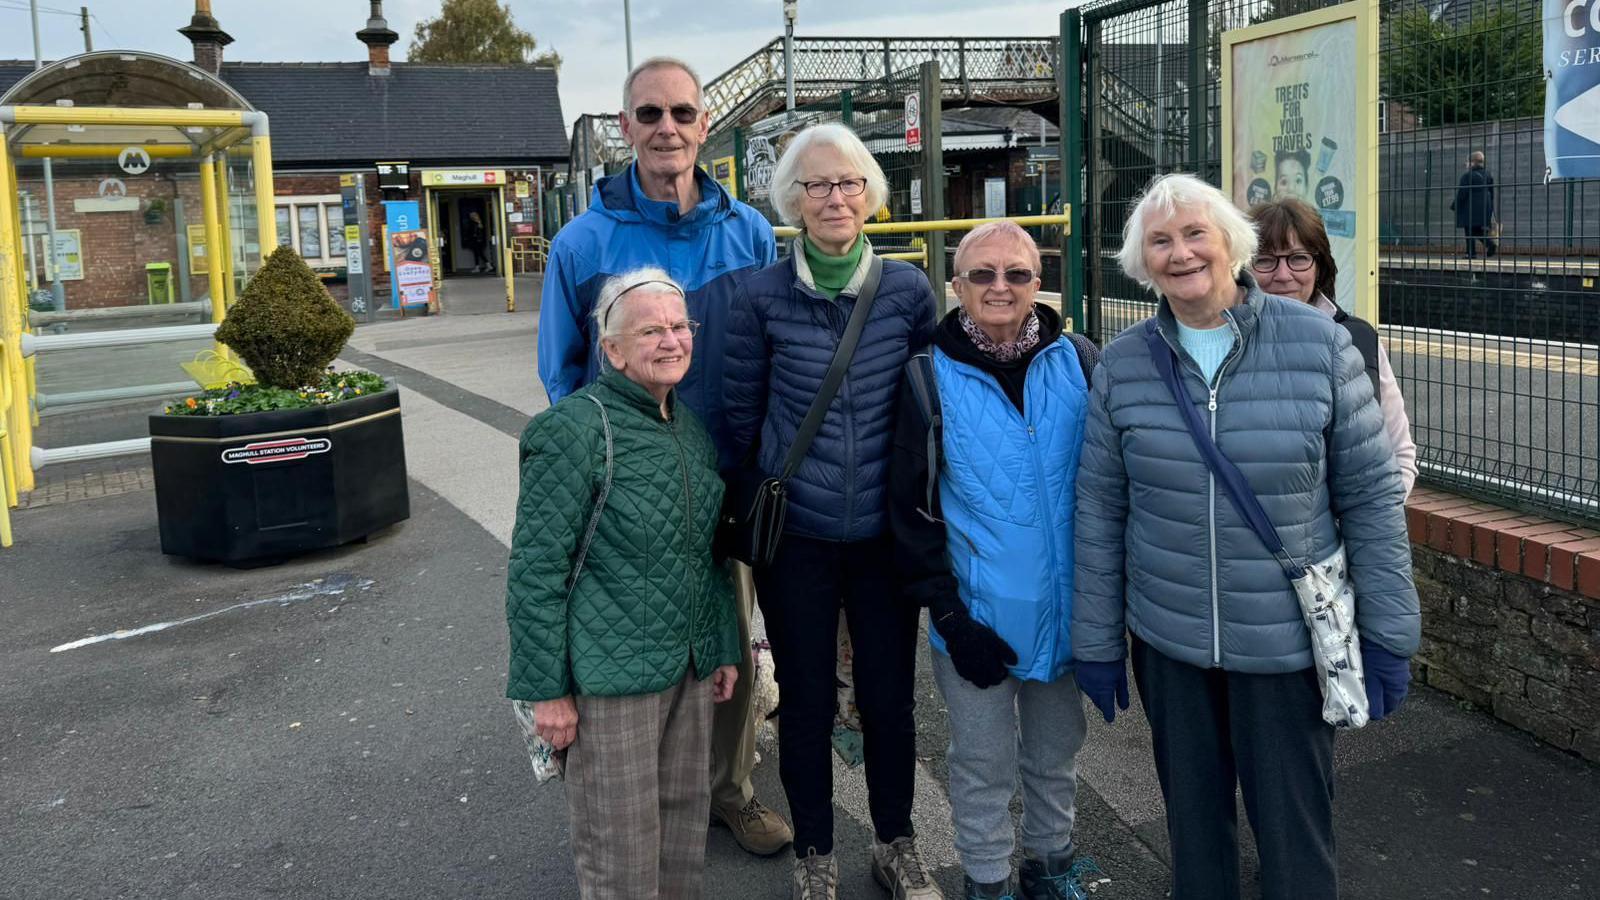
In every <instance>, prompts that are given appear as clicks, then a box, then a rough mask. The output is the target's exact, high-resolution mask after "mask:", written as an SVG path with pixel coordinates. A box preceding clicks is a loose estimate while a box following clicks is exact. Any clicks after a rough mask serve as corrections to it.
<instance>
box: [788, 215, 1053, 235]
mask: <svg viewBox="0 0 1600 900" xmlns="http://www.w3.org/2000/svg"><path fill="white" fill-rule="evenodd" d="M1002 221H1005V222H1015V223H1017V224H1018V225H1021V226H1022V227H1023V228H1028V227H1030V226H1034V225H1064V226H1071V225H1072V216H1071V215H1070V214H1067V213H1062V214H1060V215H1054V216H997V217H995V218H990V219H929V220H927V221H916V220H912V221H909V222H868V223H867V224H866V225H865V226H864V227H863V228H862V229H861V230H862V231H865V232H866V233H867V234H924V233H926V232H929V231H971V230H972V229H974V228H977V227H978V226H979V225H987V224H989V223H990V222H1002ZM772 231H773V233H774V234H776V235H777V236H778V237H785V238H787V237H794V236H795V235H797V234H799V233H800V229H798V228H794V227H791V226H788V225H783V226H780V227H778V228H774V229H772Z"/></svg>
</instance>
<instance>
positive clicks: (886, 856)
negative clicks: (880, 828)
mask: <svg viewBox="0 0 1600 900" xmlns="http://www.w3.org/2000/svg"><path fill="white" fill-rule="evenodd" d="M872 877H873V878H876V879H877V880H878V883H879V884H881V885H883V889H884V890H886V891H888V892H889V893H890V894H891V895H892V896H893V897H894V900H944V893H943V892H941V891H940V890H939V886H938V885H936V884H934V883H933V879H932V878H929V877H928V873H927V871H926V870H924V869H923V868H922V856H921V855H919V854H918V853H917V844H916V841H915V840H914V839H913V838H912V837H911V836H910V835H907V836H905V837H897V838H895V839H894V840H892V841H890V842H889V843H887V844H880V843H878V841H877V840H876V839H874V840H873V841H872Z"/></svg>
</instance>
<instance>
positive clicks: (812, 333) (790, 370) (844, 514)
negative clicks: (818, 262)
mask: <svg viewBox="0 0 1600 900" xmlns="http://www.w3.org/2000/svg"><path fill="white" fill-rule="evenodd" d="M799 240H804V238H797V239H796V241H799ZM804 258H805V251H804V250H803V249H801V248H800V246H799V244H798V243H796V244H795V246H794V248H793V252H791V253H790V255H789V256H788V257H786V258H785V259H782V260H780V261H779V262H778V263H777V264H776V265H773V266H770V267H768V268H766V269H763V270H761V271H760V272H757V273H756V274H755V275H753V276H751V277H750V278H749V279H748V280H746V281H745V282H744V283H743V284H742V285H740V286H739V290H738V291H737V292H736V293H735V294H734V297H733V308H732V310H731V313H730V319H729V323H728V360H727V365H726V368H725V377H726V379H727V380H726V382H725V383H724V388H723V396H724V398H725V401H726V417H727V420H726V421H727V426H728V433H729V435H730V437H731V440H732V444H733V450H734V453H735V454H736V458H738V459H744V458H745V456H746V454H747V452H748V450H749V448H750V446H751V445H752V444H753V443H755V442H757V441H758V440H759V442H760V443H759V449H758V451H757V454H756V459H755V465H756V466H757V467H758V468H759V469H760V470H761V471H762V472H764V473H766V474H767V475H770V476H776V475H778V474H779V473H781V472H782V470H783V459H784V456H785V455H786V454H787V453H788V452H789V445H790V444H791V443H793V442H794V437H795V433H796V432H797V431H798V430H799V428H800V422H801V420H803V419H804V418H805V417H806V411H807V410H809V409H810V408H811V401H812V400H813V399H814V398H815V397H816V396H817V391H818V389H819V388H821V387H822V379H823V377H824V376H826V375H827V372H828V364H829V363H830V362H832V361H833V353H834V350H835V349H836V348H837V347H838V346H839V339H840V338H841V337H843V336H844V330H845V325H846V323H848V322H849V320H850V313H851V311H852V310H853V309H854V308H855V299H856V295H857V294H859V293H860V291H861V283H862V281H863V280H865V278H866V272H867V267H868V266H869V265H870V264H871V261H872V252H871V245H870V244H869V245H868V246H867V248H866V250H865V251H864V252H863V253H862V254H861V263H860V265H859V266H857V268H856V273H855V275H854V276H852V277H851V279H850V283H849V284H847V285H845V287H844V289H843V290H842V291H840V292H839V296H838V297H836V298H834V299H833V300H829V299H828V298H827V297H826V296H825V295H823V294H822V293H820V292H818V290H817V288H816V286H815V284H814V283H813V282H812V280H811V277H810V272H809V270H808V269H807V268H806V266H805V262H804ZM934 308H935V305H934V299H933V289H932V288H931V287H929V286H928V278H927V276H926V275H924V274H923V273H922V270H920V269H918V268H916V267H915V266H912V265H910V264H909V263H904V262H900V261H899V260H893V259H886V260H884V261H883V277H882V280H881V281H880V282H879V285H878V293H877V298H876V299H875V300H874V301H873V303H872V310H871V313H870V314H869V316H868V318H867V323H866V327H865V329H864V330H863V331H862V333H861V343H860V344H858V345H857V346H856V352H855V355H854V356H853V357H852V358H851V360H850V366H849V368H848V369H846V370H845V378H844V383H843V384H842V385H840V387H839V392H838V393H837V394H835V395H834V397H833V402H832V403H831V404H829V406H828V413H827V416H826V417H825V418H824V419H823V420H822V427H821V429H819V430H818V431H817V436H816V439H815V440H813V441H812V442H811V447H810V449H809V450H808V451H807V453H806V456H805V458H804V459H803V460H802V461H801V463H800V468H799V471H797V472H796V473H795V476H794V478H793V479H792V480H791V481H790V483H789V511H788V518H787V519H786V520H785V522H784V530H785V532H788V533H793V534H799V535H803V536H805V537H812V538H819V539H821V540H827V541H863V540H869V539H871V538H874V537H877V536H878V535H879V534H881V533H882V532H883V530H884V528H885V526H886V520H887V514H886V509H887V492H888V483H889V475H888V468H889V454H890V445H891V443H892V439H893V437H894V420H895V402H896V400H897V398H898V396H899V390H900V375H901V372H902V371H903V370H904V368H905V363H906V360H907V359H909V358H910V356H911V350H912V349H913V348H918V347H923V346H926V345H927V343H928V342H929V341H930V340H932V338H933V319H934Z"/></svg>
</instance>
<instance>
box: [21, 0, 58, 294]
mask: <svg viewBox="0 0 1600 900" xmlns="http://www.w3.org/2000/svg"><path fill="white" fill-rule="evenodd" d="M28 11H29V12H30V13H32V15H33V68H34V70H35V71H37V70H39V69H42V68H44V59H43V58H42V57H41V56H40V54H39V0H31V2H29V4H28ZM44 200H45V208H46V213H45V223H44V224H45V230H46V232H47V234H46V236H45V240H47V241H49V242H50V248H49V252H48V253H46V254H45V259H47V260H49V264H48V265H46V266H45V272H47V273H48V274H49V275H50V305H51V306H53V307H55V310H56V312H61V311H62V310H64V309H66V308H67V288H66V285H63V284H62V283H61V268H60V267H59V266H58V265H57V264H56V262H57V261H56V179H55V172H54V171H52V169H51V166H50V157H48V156H46V157H45V158H44Z"/></svg>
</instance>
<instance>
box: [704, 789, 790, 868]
mask: <svg viewBox="0 0 1600 900" xmlns="http://www.w3.org/2000/svg"><path fill="white" fill-rule="evenodd" d="M711 817H712V819H711V820H712V821H713V822H720V823H722V824H723V825H726V826H727V827H728V830H729V831H732V832H733V839H734V840H736V841H738V842H739V846H741V847H743V848H744V849H745V852H747V853H754V854H755V855H756V856H771V855H773V854H774V853H777V852H778V851H779V850H782V849H783V848H784V847H787V846H789V842H790V841H792V840H794V829H792V828H790V827H789V823H788V822H786V821H784V819H783V816H781V815H779V814H778V813H777V812H776V811H775V810H771V809H768V808H767V807H765V806H763V805H762V804H761V801H760V800H757V799H756V798H754V797H751V798H750V802H749V803H746V804H745V805H744V806H743V807H742V808H739V807H732V806H713V807H711Z"/></svg>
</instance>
